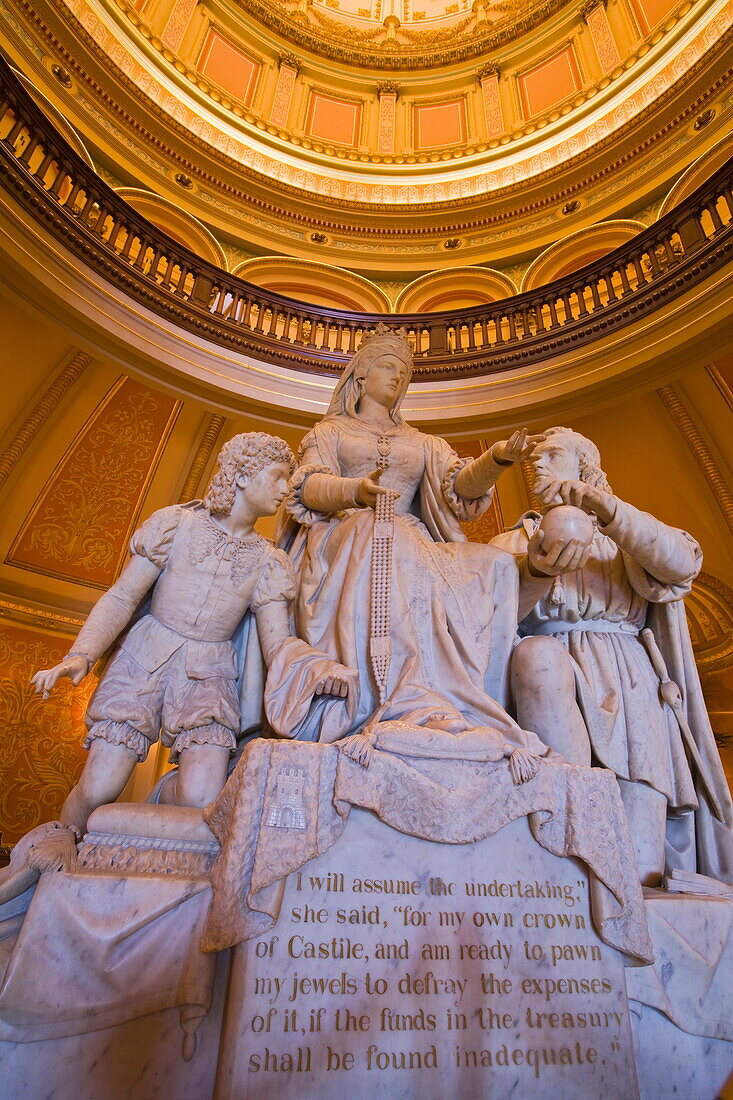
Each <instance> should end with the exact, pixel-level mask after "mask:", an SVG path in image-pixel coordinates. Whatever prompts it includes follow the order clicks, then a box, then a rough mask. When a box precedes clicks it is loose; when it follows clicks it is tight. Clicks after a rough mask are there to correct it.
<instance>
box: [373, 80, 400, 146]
mask: <svg viewBox="0 0 733 1100" xmlns="http://www.w3.org/2000/svg"><path fill="white" fill-rule="evenodd" d="M399 90H400V86H399V84H398V83H397V82H396V81H394V80H383V81H381V82H380V83H379V84H377V97H378V99H379V130H378V133H377V151H378V152H379V153H381V154H389V153H394V151H395V126H396V124H397V96H398V94H399Z"/></svg>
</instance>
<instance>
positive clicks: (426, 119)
mask: <svg viewBox="0 0 733 1100" xmlns="http://www.w3.org/2000/svg"><path fill="white" fill-rule="evenodd" d="M414 112H415V113H414V123H415V148H416V149H443V148H445V147H446V146H448V145H462V144H463V143H464V142H465V141H466V104H465V102H464V100H462V99H454V100H452V101H451V102H448V103H423V104H415V107H414Z"/></svg>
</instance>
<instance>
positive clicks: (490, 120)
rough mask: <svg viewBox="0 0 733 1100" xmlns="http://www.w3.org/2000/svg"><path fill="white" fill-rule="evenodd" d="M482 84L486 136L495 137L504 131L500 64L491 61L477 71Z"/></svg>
mask: <svg viewBox="0 0 733 1100" xmlns="http://www.w3.org/2000/svg"><path fill="white" fill-rule="evenodd" d="M476 76H477V78H478V82H479V84H480V85H481V100H482V102H483V105H484V119H485V120H486V136H487V137H495V136H496V135H497V134H501V133H503V132H504V116H503V115H502V112H501V98H500V96H499V66H498V65H496V64H495V63H494V62H492V61H490V62H488V63H487V64H486V65H482V67H481V68H480V69H479V70H478V72H477V73H476Z"/></svg>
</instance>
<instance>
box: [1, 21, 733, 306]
mask: <svg viewBox="0 0 733 1100" xmlns="http://www.w3.org/2000/svg"><path fill="white" fill-rule="evenodd" d="M0 11H2V12H3V15H4V17H5V26H6V29H7V32H8V43H9V50H10V56H11V59H12V60H13V61H14V63H16V64H17V65H18V67H19V68H21V69H23V70H24V71H25V72H26V73H28V75H31V76H32V78H33V79H34V81H35V83H36V84H37V85H38V86H39V87H40V88H41V89H42V91H43V92H44V93H45V94H46V95H48V96H49V97H50V98H51V99H52V101H53V103H54V105H55V106H56V107H57V108H58V109H59V110H60V111H62V113H63V114H64V115H65V116H66V118H68V119H69V121H70V122H72V124H73V125H75V126H76V127H77V129H78V130H79V132H80V133H81V135H82V137H83V139H84V141H85V142H86V143H87V144H88V146H89V148H90V150H91V152H92V153H93V156H94V159H95V164H97V166H98V167H100V168H101V169H102V170H107V171H108V173H109V174H108V179H109V180H110V182H113V183H116V184H121V185H127V186H133V187H138V188H146V189H148V190H150V191H152V192H154V193H155V194H157V195H159V196H161V197H163V198H165V199H166V200H168V201H172V202H174V203H176V204H179V205H181V206H182V207H183V208H185V209H186V210H187V211H188V212H189V213H190V214H192V215H193V216H194V217H196V218H198V219H199V220H200V221H201V222H202V223H203V224H204V225H205V226H207V227H208V228H209V229H210V230H211V231H212V232H213V233H214V235H215V236H216V238H217V240H219V241H220V242H222V244H223V246H224V248H225V251H227V250H228V252H227V254H228V259H229V263H230V267H232V268H233V267H234V266H236V265H237V264H238V263H241V262H243V261H245V260H246V259H248V258H249V257H251V256H253V255H258V254H260V255H261V254H269V255H271V254H273V253H283V254H286V255H294V256H299V257H301V258H303V259H310V260H315V261H316V262H321V263H322V262H326V263H329V264H331V265H334V266H338V267H345V268H351V269H352V270H359V271H362V272H363V273H365V274H367V275H369V277H371V278H380V277H381V278H385V277H387V278H388V277H390V275H394V276H395V277H397V278H402V279H403V285H407V283H408V282H409V281H410V280H411V279H412V278H414V276H415V275H417V274H420V273H422V272H427V271H431V270H435V269H436V268H438V267H441V268H442V267H446V266H447V267H451V266H452V267H465V266H467V265H469V266H470V265H475V264H486V265H488V266H490V267H492V268H499V269H501V270H503V271H504V273H505V275H506V277H507V278H509V279H510V280H513V281H514V282H515V283H518V282H521V278H522V275H523V271H524V269H525V268H526V265H527V263H529V262H530V261H531V260H532V259H533V258H534V257H536V256H537V255H539V254H540V253H541V252H542V251H543V250H544V249H546V248H547V247H549V246H550V245H552V244H553V243H554V242H555V241H557V240H558V239H560V238H562V237H563V236H565V235H567V234H568V233H572V232H578V231H581V230H582V229H583V228H584V227H586V226H591V225H593V224H595V223H597V222H599V221H602V220H605V219H608V218H619V217H626V218H628V217H634V218H637V219H640V220H641V221H642V222H645V220H646V222H647V223H648V220H649V218H650V217H651V218H653V217H654V216H655V215H656V210H657V209H658V206H659V203H660V202H661V201H662V199H663V198H664V196H665V194H666V193H667V192H668V191H669V188H670V186H671V185H672V184H673V183H674V181H675V180H676V179H677V178H678V176H679V175H680V173H681V172H682V171H683V170H684V169H685V168H686V167H687V166H688V165H689V164H691V163H692V161H693V160H695V159H696V158H697V157H699V156H700V155H701V154H703V153H705V152H706V150H707V149H709V148H710V147H711V146H712V145H713V144H714V143H715V142H716V141H717V140H719V139H720V138H721V136H722V135H723V133H724V132H725V131H726V129H727V126H728V123H727V119H728V118H729V115H730V111H731V108H732V107H733V92H731V83H730V79H729V78H730V65H729V50H728V43H729V40H730V37H731V27H732V26H733V13H731V10H730V8H729V6H728V5H727V4H726V3H725V0H695V2H693V0H683V2H682V3H678V4H675V3H674V0H607V3H604V2H603V0H588V2H586V3H585V4H584V5H583V6H582V7H579V6H578V5H577V3H563V2H562V0H558V2H554V0H542V2H537V0H528V2H522V0H518V2H517V3H513V2H511V0H473V3H472V4H470V5H469V3H468V0H452V2H451V0H372V3H371V5H370V6H368V0H267V2H266V3H265V2H264V0H200V2H199V0H134V2H130V0H38V2H36V3H31V0H0ZM339 51H341V52H340V53H339ZM461 51H463V52H461ZM347 55H348V56H347ZM517 263H519V264H520V266H521V270H519V268H517V267H516V265H517ZM513 265H514V266H513ZM395 293H399V288H397V289H396V290H395Z"/></svg>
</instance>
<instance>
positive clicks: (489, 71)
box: [476, 61, 501, 84]
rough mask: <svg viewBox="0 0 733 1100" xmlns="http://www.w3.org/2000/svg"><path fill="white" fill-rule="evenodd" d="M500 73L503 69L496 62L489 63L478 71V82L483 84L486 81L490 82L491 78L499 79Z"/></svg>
mask: <svg viewBox="0 0 733 1100" xmlns="http://www.w3.org/2000/svg"><path fill="white" fill-rule="evenodd" d="M500 72H501V69H500V68H499V66H498V65H497V64H496V62H495V61H487V62H486V64H485V65H482V66H481V68H480V69H478V70H477V72H476V79H477V80H478V82H479V84H481V83H482V82H483V81H484V80H488V79H489V77H491V76H495V77H496V78H497V79H498V77H499V74H500Z"/></svg>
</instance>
